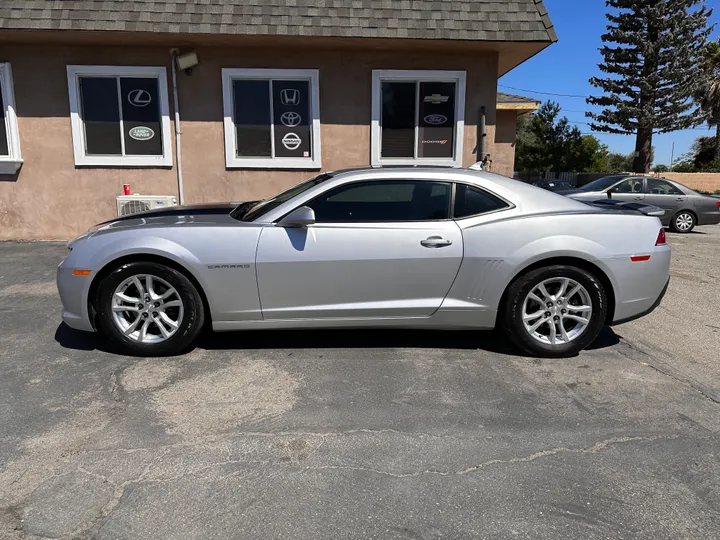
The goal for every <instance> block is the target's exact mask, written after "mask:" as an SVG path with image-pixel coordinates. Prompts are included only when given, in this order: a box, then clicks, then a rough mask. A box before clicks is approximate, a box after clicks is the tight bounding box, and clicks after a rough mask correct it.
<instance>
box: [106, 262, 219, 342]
mask: <svg viewBox="0 0 720 540" xmlns="http://www.w3.org/2000/svg"><path fill="white" fill-rule="evenodd" d="M139 274H147V275H150V276H154V277H158V278H160V279H162V280H165V281H166V282H167V283H169V284H170V285H171V286H172V287H174V288H175V290H176V291H177V292H178V295H179V297H180V299H181V300H182V304H183V315H182V320H181V321H180V322H179V326H178V328H177V331H176V332H175V333H174V334H172V335H171V336H170V337H169V338H167V339H166V340H165V341H161V342H159V343H141V342H138V341H135V340H132V339H130V338H129V337H127V336H125V335H124V334H123V332H122V331H121V330H120V329H119V328H118V327H117V325H116V324H115V322H114V321H113V318H112V298H113V295H114V293H115V289H116V288H117V287H118V286H119V285H120V284H121V283H122V282H123V281H125V280H126V279H128V278H129V277H132V276H134V275H139ZM95 305H96V307H97V321H98V325H99V327H100V330H101V332H102V333H103V334H104V335H105V336H106V337H107V338H108V339H110V340H111V341H112V342H113V343H114V344H115V345H117V346H118V348H119V349H121V351H122V352H124V353H127V354H131V355H134V356H169V355H175V354H180V353H183V352H186V351H187V350H189V349H190V348H191V347H192V346H193V344H194V342H195V340H196V339H197V337H198V335H199V334H200V332H201V331H202V329H203V326H204V324H205V309H204V306H203V301H202V297H201V296H200V294H199V293H198V291H197V288H196V287H195V285H193V283H192V282H191V281H190V280H189V279H188V278H187V277H185V276H184V275H183V274H182V273H180V272H178V271H177V270H175V269H174V268H170V267H167V266H164V265H162V264H158V263H153V262H133V263H128V264H123V265H122V266H120V267H118V268H116V269H115V270H113V271H112V272H111V273H110V274H108V275H107V276H106V277H105V278H104V279H103V280H102V282H101V283H100V286H99V287H98V293H97V298H96V303H95Z"/></svg>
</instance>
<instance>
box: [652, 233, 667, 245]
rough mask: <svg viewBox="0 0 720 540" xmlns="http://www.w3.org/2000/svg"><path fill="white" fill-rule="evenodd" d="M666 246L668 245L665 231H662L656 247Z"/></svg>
mask: <svg viewBox="0 0 720 540" xmlns="http://www.w3.org/2000/svg"><path fill="white" fill-rule="evenodd" d="M665 244H667V239H666V238H665V229H660V232H659V233H658V237H657V241H656V242H655V245H656V246H664V245H665Z"/></svg>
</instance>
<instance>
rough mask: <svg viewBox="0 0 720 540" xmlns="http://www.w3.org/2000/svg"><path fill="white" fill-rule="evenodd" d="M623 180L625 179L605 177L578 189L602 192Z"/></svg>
mask: <svg viewBox="0 0 720 540" xmlns="http://www.w3.org/2000/svg"><path fill="white" fill-rule="evenodd" d="M623 178H625V176H605V177H603V178H598V179H597V180H595V181H593V182H590V183H589V184H585V185H584V186H582V187H581V188H580V189H581V190H583V191H603V190H606V189H607V188H609V187H610V186H612V185H613V184H615V183H616V182H619V181H620V180H622V179H623Z"/></svg>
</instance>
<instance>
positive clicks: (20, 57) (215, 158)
mask: <svg viewBox="0 0 720 540" xmlns="http://www.w3.org/2000/svg"><path fill="white" fill-rule="evenodd" d="M196 50H197V53H198V56H199V58H200V65H199V66H197V67H196V68H194V69H193V72H192V74H191V75H186V74H184V73H182V72H181V73H179V74H178V89H179V100H180V113H181V128H182V139H181V141H182V163H183V176H184V185H185V202H186V204H192V203H200V202H211V201H239V200H252V199H258V198H264V197H268V196H271V195H273V194H275V193H277V192H279V191H281V190H283V189H285V188H287V187H289V186H291V185H294V184H295V183H297V182H299V181H301V180H303V179H305V178H308V177H309V176H312V175H314V174H316V171H279V170H236V169H226V168H225V156H224V133H223V124H222V120H223V118H222V115H223V112H222V110H223V108H222V87H221V76H220V70H221V68H223V67H236V68H239V67H265V68H311V69H318V70H319V73H320V118H321V122H322V128H321V138H322V165H323V170H332V169H339V168H344V167H352V166H363V165H368V164H369V162H370V116H371V82H372V81H371V79H372V77H371V72H372V70H373V69H441V70H465V71H467V97H466V107H465V126H466V128H465V134H464V136H465V139H464V155H463V162H464V165H466V166H467V165H470V164H472V163H474V162H475V161H476V160H475V156H474V154H473V152H474V149H475V147H476V143H477V123H478V115H479V110H480V107H481V106H482V105H485V106H486V107H487V110H488V115H487V124H488V151H489V152H490V153H491V154H493V159H494V168H495V170H497V171H500V170H501V169H502V171H505V170H509V171H510V173H512V166H509V167H507V166H505V167H504V168H503V164H502V159H503V158H499V156H498V155H497V151H496V150H495V149H494V148H493V143H494V140H495V108H494V103H495V99H496V80H497V70H498V68H497V54H496V53H490V52H488V53H483V54H478V53H477V52H475V53H474V54H472V55H470V54H467V55H463V54H460V53H458V52H457V51H456V52H454V53H453V54H432V53H429V52H427V51H422V52H417V53H413V52H407V51H403V52H397V53H393V52H386V51H383V52H380V51H351V50H309V49H296V50H287V49H282V50H279V49H271V48H264V49H257V48H256V49H253V48H198V49H196ZM169 60H170V56H169V53H168V48H167V47H148V48H142V47H137V48H133V47H127V46H123V47H98V46H94V47H93V46H84V47H82V46H66V45H54V46H39V45H38V46H32V45H8V44H3V45H0V61H4V62H10V63H11V64H12V69H13V79H14V88H15V101H16V109H17V114H18V124H19V132H20V141H21V142H20V144H21V150H22V156H23V160H24V164H23V166H22V168H21V170H20V171H19V173H18V174H17V175H16V176H14V177H2V176H0V239H67V238H71V237H73V236H75V235H77V234H79V233H81V232H83V231H85V230H86V229H87V228H88V227H90V226H92V225H93V224H95V223H97V222H100V221H103V220H107V219H111V218H112V217H114V216H115V215H116V208H115V196H116V195H119V194H122V184H124V183H129V184H130V185H131V189H132V192H133V193H135V192H138V193H142V194H150V195H177V177H176V169H175V168H174V167H173V168H138V169H128V168H98V167H92V168H87V167H82V168H76V167H75V164H74V159H73V148H72V132H71V128H70V118H69V102H68V88H67V74H66V66H67V65H68V64H79V65H85V64H87V65H146V66H159V65H163V66H166V67H167V68H168V78H169V73H170V62H169ZM168 85H169V87H170V88H171V86H170V81H168ZM171 92H172V90H170V93H171ZM169 101H170V109H171V119H172V114H173V112H174V111H173V106H172V95H170V96H169ZM508 129H509V128H508ZM512 129H513V133H514V126H513V128H512ZM173 144H174V141H173ZM505 144H506V143H504V142H503V143H502V145H505ZM503 152H505V151H504V150H503ZM173 155H174V148H173ZM501 155H505V154H501Z"/></svg>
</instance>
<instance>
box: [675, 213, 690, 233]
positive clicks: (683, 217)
mask: <svg viewBox="0 0 720 540" xmlns="http://www.w3.org/2000/svg"><path fill="white" fill-rule="evenodd" d="M675 222H676V224H677V228H678V229H680V230H681V231H687V230H689V229H690V227H692V222H693V219H692V216H691V215H690V214H680V215H679V216H678V217H677V219H676V221H675Z"/></svg>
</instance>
